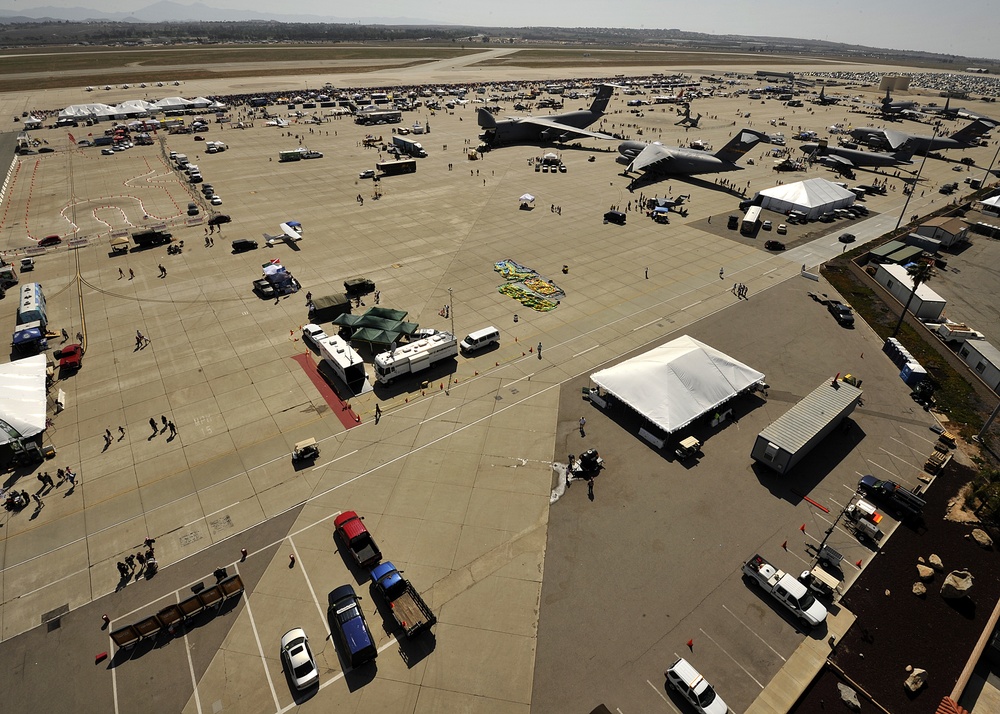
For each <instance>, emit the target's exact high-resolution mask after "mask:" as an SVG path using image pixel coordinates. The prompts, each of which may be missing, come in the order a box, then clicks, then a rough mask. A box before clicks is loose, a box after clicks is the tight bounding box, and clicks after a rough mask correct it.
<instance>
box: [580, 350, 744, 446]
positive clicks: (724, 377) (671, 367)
mask: <svg viewBox="0 0 1000 714" xmlns="http://www.w3.org/2000/svg"><path fill="white" fill-rule="evenodd" d="M590 379H591V380H592V381H593V382H594V384H596V385H598V386H599V387H601V388H602V389H604V390H605V391H607V392H609V393H611V394H612V395H614V396H615V397H617V398H618V399H619V400H621V401H622V402H624V403H625V404H627V405H628V406H630V407H632V408H633V409H635V410H636V411H637V412H639V413H640V414H641V415H642V416H644V417H645V418H646V419H648V420H649V421H651V422H652V423H653V424H655V425H656V426H658V427H659V428H661V429H663V431H665V432H667V433H668V434H670V433H673V432H675V431H677V430H678V429H682V428H684V427H685V426H687V425H688V424H690V423H691V422H692V421H694V420H695V419H697V418H698V417H700V416H701V415H702V414H706V413H708V412H710V411H712V410H713V409H717V408H718V407H719V406H720V405H722V404H724V403H725V402H727V401H729V400H730V399H732V398H733V397H735V396H736V395H737V394H739V393H741V392H743V391H746V390H747V389H749V388H751V387H752V386H753V385H755V384H757V383H758V382H761V381H763V380H764V374H763V373H762V372H758V371H757V370H755V369H753V368H752V367H748V366H747V365H745V364H743V363H742V362H737V361H736V360H735V359H733V358H732V357H730V356H729V355H727V354H725V353H723V352H720V351H719V350H717V349H715V348H714V347H709V346H708V345H706V344H704V343H702V342H699V341H698V340H696V339H694V338H693V337H689V336H688V335H684V336H683V337H678V338H677V339H676V340H672V341H671V342H668V343H666V344H665V345H660V346H659V347H656V348H654V349H652V350H650V351H649V352H646V353H644V354H641V355H639V356H638V357H633V358H632V359H630V360H626V361H624V362H622V363H621V364H617V365H615V366H614V367H609V368H608V369H603V370H601V371H600V372H595V373H594V374H592V375H590Z"/></svg>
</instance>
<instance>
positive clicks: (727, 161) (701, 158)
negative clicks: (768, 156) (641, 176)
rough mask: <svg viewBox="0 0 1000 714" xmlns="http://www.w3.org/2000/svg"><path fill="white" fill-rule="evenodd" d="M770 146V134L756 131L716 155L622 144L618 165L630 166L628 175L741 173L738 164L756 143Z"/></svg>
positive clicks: (737, 137)
mask: <svg viewBox="0 0 1000 714" xmlns="http://www.w3.org/2000/svg"><path fill="white" fill-rule="evenodd" d="M761 143H763V144H767V143H769V142H768V138H767V134H762V133H761V132H759V131H754V130H753V129H743V130H741V131H739V132H737V133H736V135H735V136H733V138H732V139H731V140H730V141H729V143H728V144H726V145H725V146H723V147H722V148H721V149H719V151H717V152H715V153H714V154H709V153H707V152H705V151H700V150H698V149H686V148H683V147H679V146H663V144H660V143H659V142H655V143H652V144H647V143H645V142H642V141H623V142H622V143H621V144H619V146H618V153H619V154H620V156H619V157H618V163H621V164H627V168H626V169H625V171H626V173H628V172H631V171H642V172H643V173H645V174H659V175H664V176H695V175H697V174H717V173H724V172H726V171H742V170H743V167H742V166H739V165H737V164H736V162H737V161H739V160H740V159H741V158H742V157H743V155H744V154H746V153H747V151H749V150H750V149H752V148H753V147H755V146H756V145H757V144H761Z"/></svg>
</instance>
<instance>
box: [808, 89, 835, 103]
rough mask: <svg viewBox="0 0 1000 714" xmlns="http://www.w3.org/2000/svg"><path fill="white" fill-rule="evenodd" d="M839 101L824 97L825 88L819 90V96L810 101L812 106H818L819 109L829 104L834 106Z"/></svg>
mask: <svg viewBox="0 0 1000 714" xmlns="http://www.w3.org/2000/svg"><path fill="white" fill-rule="evenodd" d="M839 101H840V97H828V96H826V87H820V88H819V96H817V97H816V98H815V99H813V100H812V103H813V104H818V105H819V106H821V107H825V106H829V105H830V104H836V103H837V102H839Z"/></svg>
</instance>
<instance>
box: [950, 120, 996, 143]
mask: <svg viewBox="0 0 1000 714" xmlns="http://www.w3.org/2000/svg"><path fill="white" fill-rule="evenodd" d="M995 126H997V123H996V122H991V121H987V120H985V119H976V120H975V121H974V122H972V123H971V124H969V125H968V126H966V127H963V128H961V129H959V130H958V131H956V132H955V133H954V134H952V135H951V138H952V139H955V140H956V141H962V142H972V140H973V139H977V138H979V137H980V136H982V135H983V134H985V133H986V132H988V131H989V130H990V129H992V128H993V127H995Z"/></svg>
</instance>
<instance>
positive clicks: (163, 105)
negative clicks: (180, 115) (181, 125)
mask: <svg viewBox="0 0 1000 714" xmlns="http://www.w3.org/2000/svg"><path fill="white" fill-rule="evenodd" d="M154 104H155V105H156V108H157V109H159V110H160V111H169V110H171V109H187V108H188V107H189V106H191V103H190V102H189V101H188V100H187V99H185V98H184V97H164V98H163V99H161V100H159V101H158V102H154Z"/></svg>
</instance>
